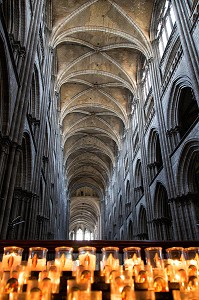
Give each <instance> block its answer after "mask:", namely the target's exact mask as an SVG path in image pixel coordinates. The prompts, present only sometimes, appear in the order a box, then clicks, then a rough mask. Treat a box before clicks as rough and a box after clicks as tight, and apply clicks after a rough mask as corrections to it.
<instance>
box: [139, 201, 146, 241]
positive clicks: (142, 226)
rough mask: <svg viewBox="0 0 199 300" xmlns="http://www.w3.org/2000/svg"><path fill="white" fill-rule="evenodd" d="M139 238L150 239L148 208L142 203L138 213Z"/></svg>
mask: <svg viewBox="0 0 199 300" xmlns="http://www.w3.org/2000/svg"><path fill="white" fill-rule="evenodd" d="M137 236H138V238H139V240H148V239H149V237H148V226H147V216H146V208H145V207H144V206H143V205H141V206H140V210H139V214H138V235H137Z"/></svg>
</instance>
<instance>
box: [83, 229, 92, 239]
mask: <svg viewBox="0 0 199 300" xmlns="http://www.w3.org/2000/svg"><path fill="white" fill-rule="evenodd" d="M84 239H85V240H87V241H90V239H91V233H90V231H89V230H88V229H86V230H85V235H84Z"/></svg>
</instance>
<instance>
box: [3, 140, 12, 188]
mask: <svg viewBox="0 0 199 300" xmlns="http://www.w3.org/2000/svg"><path fill="white" fill-rule="evenodd" d="M0 142H1V148H0V149H1V153H0V178H3V177H4V173H5V167H6V163H7V159H8V154H9V147H10V144H11V142H10V140H9V139H8V138H4V137H3V138H1V141H0ZM2 183H3V182H2V181H1V183H0V190H1V188H2Z"/></svg>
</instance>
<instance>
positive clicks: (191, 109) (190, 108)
mask: <svg viewBox="0 0 199 300" xmlns="http://www.w3.org/2000/svg"><path fill="white" fill-rule="evenodd" d="M198 117H199V108H198V105H197V101H196V99H195V98H194V94H193V91H192V89H191V88H190V87H184V88H183V89H182V90H181V92H180V97H179V102H178V126H179V133H180V137H181V138H182V137H183V136H184V134H185V133H186V132H187V131H188V130H189V128H190V127H191V125H192V124H193V123H194V122H195V121H196V119H198Z"/></svg>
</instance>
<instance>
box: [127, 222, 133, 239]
mask: <svg viewBox="0 0 199 300" xmlns="http://www.w3.org/2000/svg"><path fill="white" fill-rule="evenodd" d="M132 239H133V222H132V221H131V220H130V221H129V224H128V229H127V240H132Z"/></svg>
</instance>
